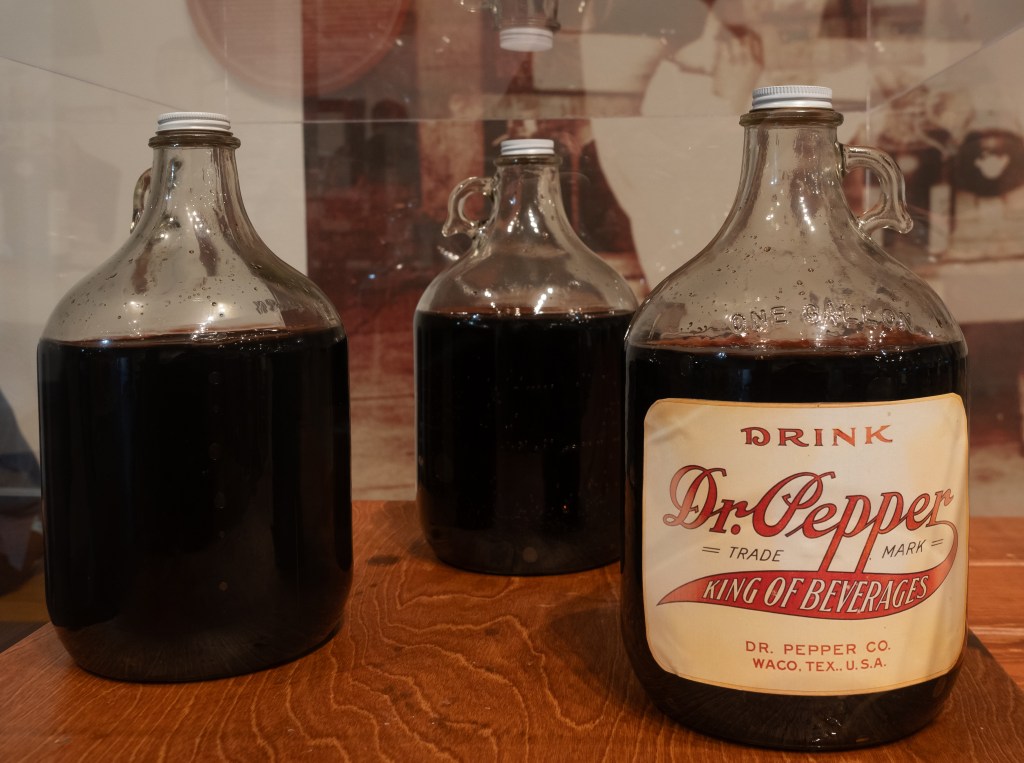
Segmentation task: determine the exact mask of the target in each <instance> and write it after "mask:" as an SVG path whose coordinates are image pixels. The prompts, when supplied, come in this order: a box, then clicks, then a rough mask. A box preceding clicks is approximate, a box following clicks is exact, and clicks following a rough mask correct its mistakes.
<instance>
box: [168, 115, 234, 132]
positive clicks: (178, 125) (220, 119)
mask: <svg viewBox="0 0 1024 763" xmlns="http://www.w3.org/2000/svg"><path fill="white" fill-rule="evenodd" d="M169 130H208V131H211V132H231V120H230V119H228V118H227V117H226V116H224V115H223V114H215V113H213V112H212V111H169V112H168V113H166V114H161V115H160V116H159V117H157V120H156V131H157V132H168V131H169Z"/></svg>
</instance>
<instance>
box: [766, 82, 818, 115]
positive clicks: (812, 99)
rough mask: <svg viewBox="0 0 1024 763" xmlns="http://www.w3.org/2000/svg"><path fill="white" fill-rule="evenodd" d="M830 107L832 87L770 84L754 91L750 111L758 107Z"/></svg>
mask: <svg viewBox="0 0 1024 763" xmlns="http://www.w3.org/2000/svg"><path fill="white" fill-rule="evenodd" d="M784 108H801V109H831V108H832V88H830V87H818V86H817V85H772V86H771V87H759V88H757V89H756V90H755V91H754V97H753V102H752V104H751V106H750V110H751V111H757V110H758V109H784Z"/></svg>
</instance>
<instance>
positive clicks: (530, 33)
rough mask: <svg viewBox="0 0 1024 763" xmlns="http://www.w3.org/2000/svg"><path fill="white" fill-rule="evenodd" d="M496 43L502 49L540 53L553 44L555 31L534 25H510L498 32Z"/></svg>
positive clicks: (549, 48)
mask: <svg viewBox="0 0 1024 763" xmlns="http://www.w3.org/2000/svg"><path fill="white" fill-rule="evenodd" d="M498 44H499V45H500V46H501V47H502V49H504V50H516V51H519V52H521V53H540V52H543V51H545V50H551V48H553V47H554V46H555V33H554V32H552V31H551V30H550V29H546V28H544V27H535V26H511V27H506V28H505V29H502V30H501V31H499V32H498Z"/></svg>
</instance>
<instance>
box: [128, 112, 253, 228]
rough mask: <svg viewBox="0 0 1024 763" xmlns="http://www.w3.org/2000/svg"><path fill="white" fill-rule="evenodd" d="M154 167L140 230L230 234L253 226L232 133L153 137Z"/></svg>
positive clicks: (236, 141) (189, 133) (195, 132)
mask: <svg viewBox="0 0 1024 763" xmlns="http://www.w3.org/2000/svg"><path fill="white" fill-rule="evenodd" d="M149 145H150V146H151V147H152V148H153V167H152V169H151V171H150V187H149V192H148V195H147V196H146V201H145V208H144V210H143V212H142V217H141V218H140V219H139V222H138V226H137V227H138V228H139V229H140V231H144V230H145V229H147V228H149V227H152V226H171V227H174V228H178V229H181V228H188V229H194V230H196V231H197V232H199V233H205V234H209V233H212V232H214V231H216V232H218V233H223V234H224V235H225V236H227V237H228V238H230V239H233V238H236V237H237V236H238V235H239V234H240V233H244V232H246V231H251V230H252V224H251V223H250V221H249V218H248V216H247V215H246V213H245V208H244V206H243V204H242V195H241V191H240V189H239V186H238V169H237V167H236V165H235V149H236V148H238V146H239V145H240V142H239V140H238V139H237V138H235V137H234V136H233V135H231V134H230V133H215V132H205V131H175V132H167V133H158V134H157V135H156V136H155V137H153V138H152V139H151V140H150V141H149Z"/></svg>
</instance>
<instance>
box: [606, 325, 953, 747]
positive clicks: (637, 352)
mask: <svg viewBox="0 0 1024 763" xmlns="http://www.w3.org/2000/svg"><path fill="white" fill-rule="evenodd" d="M907 339H908V340H909V341H908V342H907V343H906V344H905V345H904V346H903V348H900V347H892V348H889V349H887V350H885V351H875V350H869V349H868V348H866V347H858V346H856V345H844V346H840V347H837V348H835V349H834V350H825V351H811V350H810V349H808V348H806V347H801V346H800V345H799V344H795V343H794V344H791V345H789V346H785V347H780V348H778V350H777V351H776V352H775V353H774V354H764V353H762V352H760V351H755V350H753V349H749V348H742V347H740V348H726V349H714V348H709V347H707V346H700V345H698V344H690V345H687V344H685V343H675V344H673V343H663V344H657V345H648V346H633V345H630V346H628V347H627V368H628V370H627V382H626V385H627V404H626V436H627V454H626V483H627V485H626V489H627V490H626V529H625V546H624V550H623V566H622V629H623V636H624V639H625V644H626V650H627V652H628V654H629V657H630V660H631V661H632V663H633V668H634V670H635V671H636V673H637V676H638V677H639V678H640V681H641V683H643V685H644V687H645V688H646V689H647V692H648V694H649V695H650V696H651V698H652V699H653V700H654V701H655V703H656V704H657V705H658V706H659V707H660V708H661V709H662V710H663V711H664V712H665V713H667V714H668V715H669V716H671V717H672V718H674V719H676V720H677V721H679V722H680V723H683V724H686V725H687V726H690V727H692V728H694V729H697V730H698V731H702V732H704V733H707V734H711V735H714V736H718V737H722V738H725V739H729V740H732V741H737V742H742V743H746V744H753V745H761V746H766V747H783V748H790V749H808V750H811V749H839V748H845V747H859V746H865V745H872V744H879V743H882V742H887V741H890V740H893V739H897V738H899V737H902V736H905V735H907V734H910V733H912V732H914V731H916V730H917V729H919V728H920V727H921V726H923V725H925V724H926V723H927V722H928V721H929V720H931V719H932V718H933V717H934V716H935V714H936V713H937V712H938V710H939V708H940V706H941V704H942V702H943V700H944V699H945V698H946V696H947V695H948V694H949V691H950V689H951V688H952V685H953V680H954V678H955V676H956V673H957V672H958V670H959V667H960V666H959V663H958V664H957V665H956V666H955V667H954V668H953V669H952V670H951V671H950V672H949V673H947V674H946V675H944V676H940V677H939V678H935V679H931V680H928V681H924V682H922V683H919V684H915V685H913V686H908V687H905V688H901V689H895V690H892V691H883V692H876V693H870V694H855V695H845V696H842V695H840V696H794V695H778V694H769V693H761V692H752V691H740V690H736V689H727V688H721V687H718V686H711V685H708V684H703V683H699V682H695V681H690V680H687V679H684V678H680V677H679V676H676V675H675V674H672V673H669V672H666V671H664V670H662V669H661V667H660V666H659V665H658V664H657V662H656V661H655V660H654V658H653V656H652V655H651V651H650V648H649V647H648V644H647V633H646V626H645V615H644V603H643V590H642V580H643V576H642V559H641V547H642V538H641V526H642V518H641V507H642V506H643V501H642V498H643V496H642V466H643V461H644V429H643V428H644V417H645V416H646V414H647V411H648V409H649V408H650V407H651V405H652V404H653V403H654V402H655V401H656V400H659V399H661V398H669V397H679V398H693V399H707V400H729V401H740V402H776V403H808V402H871V401H885V400H905V399H910V398H917V397H926V396H929V395H940V394H944V393H948V392H955V393H957V394H959V395H960V396H961V397H962V398H963V399H964V400H965V401H966V400H967V389H966V387H967V370H966V365H967V362H966V348H965V346H964V345H963V344H962V343H961V344H923V343H921V342H924V341H926V340H922V339H918V340H917V343H914V338H913V337H908V338H907ZM923 648H924V647H923Z"/></svg>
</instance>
